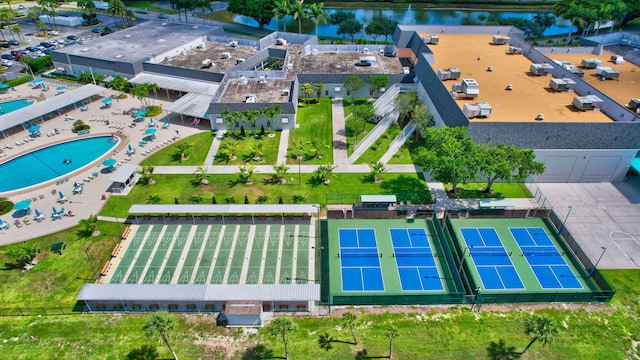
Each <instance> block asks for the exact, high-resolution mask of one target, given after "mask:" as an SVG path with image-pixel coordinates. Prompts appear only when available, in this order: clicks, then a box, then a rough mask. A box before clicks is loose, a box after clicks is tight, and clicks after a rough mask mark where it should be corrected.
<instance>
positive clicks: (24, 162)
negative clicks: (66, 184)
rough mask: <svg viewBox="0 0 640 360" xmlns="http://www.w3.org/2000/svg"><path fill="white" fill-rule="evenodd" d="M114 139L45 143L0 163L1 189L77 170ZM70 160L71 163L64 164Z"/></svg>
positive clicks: (11, 188) (32, 183)
mask: <svg viewBox="0 0 640 360" xmlns="http://www.w3.org/2000/svg"><path fill="white" fill-rule="evenodd" d="M116 144H117V142H114V141H112V140H111V136H96V137H91V138H85V139H79V140H73V141H69V142H65V143H60V144H56V145H51V146H47V147H44V148H40V149H38V150H35V151H32V152H30V153H28V154H25V155H22V156H19V157H17V158H15V159H13V160H10V161H8V162H6V163H4V164H0V192H5V191H12V190H17V189H21V188H25V187H28V186H32V185H36V184H39V183H42V182H45V181H48V180H51V179H55V178H57V177H61V176H64V175H66V174H68V173H70V172H72V171H74V170H77V169H79V168H81V167H83V166H85V165H87V164H89V163H91V162H93V161H95V160H96V159H97V158H99V157H101V156H102V155H104V154H106V153H107V152H108V151H109V150H111V149H112V148H113V147H114V146H116ZM64 159H70V160H71V163H68V164H67V163H64Z"/></svg>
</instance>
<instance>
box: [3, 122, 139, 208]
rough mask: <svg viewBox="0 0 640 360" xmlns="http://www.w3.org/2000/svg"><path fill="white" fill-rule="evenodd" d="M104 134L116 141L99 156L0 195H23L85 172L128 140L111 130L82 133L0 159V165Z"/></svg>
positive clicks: (120, 149)
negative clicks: (58, 174) (78, 165)
mask: <svg viewBox="0 0 640 360" xmlns="http://www.w3.org/2000/svg"><path fill="white" fill-rule="evenodd" d="M104 136H116V137H117V138H118V141H117V142H116V143H115V144H114V146H112V147H111V148H110V149H109V150H108V151H106V152H105V153H104V154H102V155H100V156H99V157H97V158H96V159H95V160H93V161H91V162H89V163H87V164H86V165H84V166H82V167H80V168H78V169H76V170H73V171H71V172H68V173H66V174H64V175H62V176H58V177H56V178H53V179H50V180H47V181H44V182H41V183H38V184H35V185H31V186H26V187H23V188H19V189H15V190H9V191H5V192H0V197H6V198H10V197H14V196H19V195H23V194H26V193H29V192H32V191H36V190H41V189H44V188H46V187H49V186H51V185H56V183H57V182H59V181H60V180H64V179H65V178H71V177H73V176H77V175H78V174H81V173H83V172H86V171H87V170H89V168H91V167H95V166H96V164H97V163H99V162H101V161H103V160H104V159H106V158H108V157H109V156H112V155H116V154H118V153H119V152H120V151H122V150H123V149H124V148H125V147H126V143H127V142H128V140H129V137H128V136H127V135H126V134H124V133H113V132H101V133H92V134H89V135H84V136H82V137H80V138H66V139H61V140H59V141H56V142H50V143H47V144H43V145H41V146H38V147H37V148H33V149H29V150H24V151H21V152H19V153H17V154H14V155H13V156H11V157H8V158H6V159H3V160H2V161H0V165H2V164H4V163H6V162H9V161H11V160H13V159H15V158H17V157H20V156H23V155H26V154H29V153H32V152H34V151H37V150H40V149H43V148H46V147H49V146H53V145H58V144H62V143H65V142H69V141H74V140H81V139H88V138H95V137H104Z"/></svg>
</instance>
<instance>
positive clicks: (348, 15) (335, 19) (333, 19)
mask: <svg viewBox="0 0 640 360" xmlns="http://www.w3.org/2000/svg"><path fill="white" fill-rule="evenodd" d="M355 19H356V14H355V13H352V12H350V11H342V10H338V11H336V12H334V13H333V14H331V15H329V24H331V25H336V26H338V25H340V24H341V23H343V22H345V21H347V20H355Z"/></svg>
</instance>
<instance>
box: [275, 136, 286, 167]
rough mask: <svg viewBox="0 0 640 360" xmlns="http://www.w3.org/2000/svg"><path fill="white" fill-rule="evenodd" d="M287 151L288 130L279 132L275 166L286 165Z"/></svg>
mask: <svg viewBox="0 0 640 360" xmlns="http://www.w3.org/2000/svg"><path fill="white" fill-rule="evenodd" d="M288 149H289V129H284V130H282V131H281V132H280V144H279V145H278V158H277V160H276V164H278V165H280V164H286V163H287V150H288Z"/></svg>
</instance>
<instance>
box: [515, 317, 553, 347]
mask: <svg viewBox="0 0 640 360" xmlns="http://www.w3.org/2000/svg"><path fill="white" fill-rule="evenodd" d="M558 332H559V330H558V327H557V326H556V323H555V321H553V320H551V319H549V318H547V317H546V316H542V315H536V316H534V317H533V318H531V319H527V321H526V322H525V324H524V333H525V334H527V335H528V336H529V337H531V341H529V343H528V344H527V346H526V347H525V348H524V350H522V352H521V353H520V354H523V355H524V353H526V352H527V350H529V347H530V346H531V345H533V343H534V342H536V341H538V340H539V341H540V342H541V343H542V346H545V345H547V344H551V343H552V342H553V336H554V335H556V334H557V333H558Z"/></svg>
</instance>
